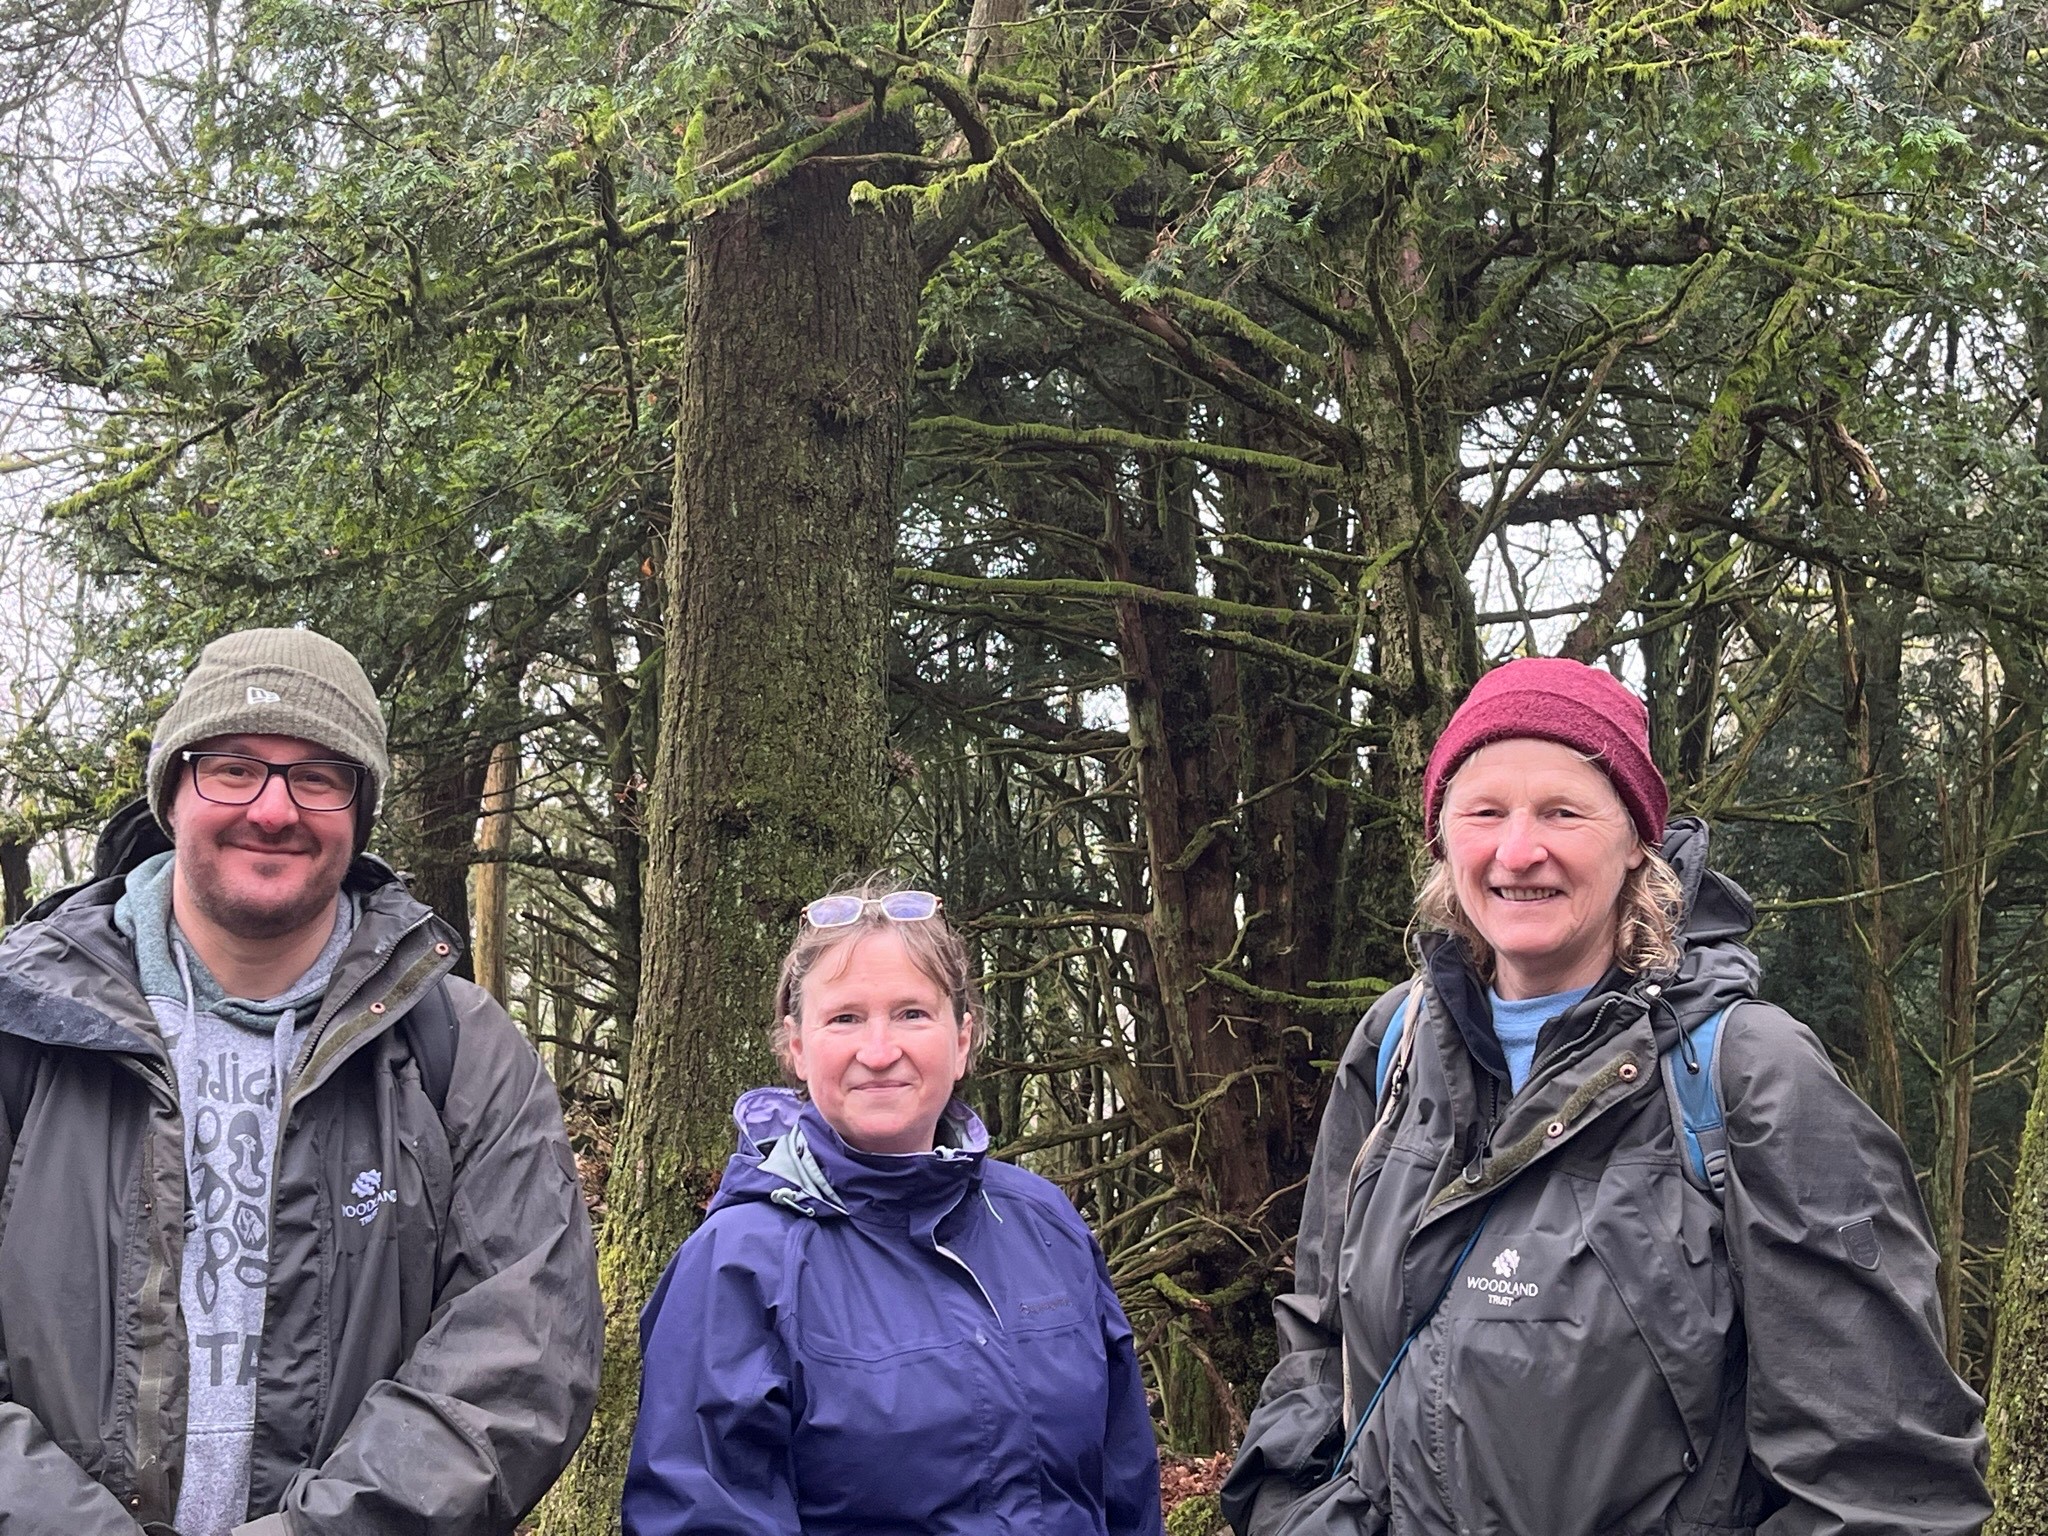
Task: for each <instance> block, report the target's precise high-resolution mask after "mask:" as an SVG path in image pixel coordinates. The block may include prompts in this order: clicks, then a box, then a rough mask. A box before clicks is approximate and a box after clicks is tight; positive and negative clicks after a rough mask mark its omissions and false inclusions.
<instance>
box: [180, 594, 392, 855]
mask: <svg viewBox="0 0 2048 1536" xmlns="http://www.w3.org/2000/svg"><path fill="white" fill-rule="evenodd" d="M216 736H297V737H299V738H301V739H302V740H305V741H311V742H317V743H318V744H319V745H321V746H322V747H325V748H326V749H327V750H329V751H330V752H333V753H335V754H336V755H337V756H339V757H345V758H348V759H350V760H351V761H353V762H358V763H361V764H362V765H363V767H364V768H366V769H367V770H369V771H368V775H367V777H368V779H369V782H368V784H367V785H366V786H365V790H364V795H363V798H362V799H361V800H359V801H358V802H357V808H356V829H357V831H356V846H357V847H358V848H359V849H360V848H361V847H362V845H363V843H364V842H365V841H367V839H368V836H369V830H370V821H371V818H372V817H374V816H375V815H376V814H377V801H378V799H379V797H380V796H381V795H382V794H383V792H384V781H385V780H386V779H388V778H389V777H390V776H391V758H390V756H389V754H388V753H387V752H386V750H385V743H384V716H383V713H382V712H381V711H380V710H379V709H378V707H377V695H376V692H375V691H374V690H373V689H372V688H371V687H370V680H369V678H367V677H365V676H364V675H363V669H362V667H361V665H360V664H358V662H357V661H356V659H355V657H353V656H351V655H350V654H349V653H348V652H347V651H346V650H344V649H343V648H342V647H341V646H339V645H336V644H335V643H334V642H333V641H332V640H330V639H328V638H327V637H326V636H325V635H316V634H314V633H313V631H312V630H310V629H244V630H237V631H236V632H235V633H234V634H232V635H223V636H221V638H220V639H218V640H216V641H214V642H213V644H211V645H209V646H208V647H207V648H206V649H205V650H203V651H201V652H200V653H199V664H198V665H197V666H195V667H194V668H193V669H192V671H191V674H190V675H189V676H187V677H186V679H185V685H184V686H183V687H182V688H180V689H179V690H178V697H177V698H176V699H175V700H173V701H172V704H171V707H170V708H169V709H168V710H166V711H165V712H164V717H163V719H162V720H160V721H158V722H157V728H156V736H155V738H154V739H153V740H152V742H151V743H150V749H149V808H150V809H151V810H152V811H154V812H155V813H156V819H157V820H158V822H160V823H161V824H162V825H163V827H164V829H165V830H166V831H169V830H170V825H171V820H170V809H171V800H172V798H173V797H174V796H175V794H176V793H177V785H178V774H177V769H178V754H179V753H180V752H182V751H184V750H185V749H186V748H187V747H189V746H191V745H192V744H193V743H195V742H201V741H211V740H212V739H213V738H214V737H216Z"/></svg>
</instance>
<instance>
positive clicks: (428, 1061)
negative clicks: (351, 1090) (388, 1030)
mask: <svg viewBox="0 0 2048 1536" xmlns="http://www.w3.org/2000/svg"><path fill="white" fill-rule="evenodd" d="M398 1022H399V1027H400V1028H401V1029H403V1030H404V1031H405V1043H406V1045H407V1046H408V1047H410V1048H411V1050H412V1059H413V1061H414V1062H415V1063H416V1064H417V1065H418V1067H419V1069H420V1087H421V1088H422V1089H424V1090H425V1091H426V1095H427V1098H428V1099H429V1100H430V1101H431V1102H432V1103H433V1106H434V1113H435V1114H437V1115H444V1114H446V1113H447V1112H448V1084H449V1083H450V1081H451V1080H452V1079H453V1078H454V1076H455V1046H456V1043H457V1037H458V1035H459V1033H460V1030H459V1028H458V1026H457V1024H456V1021H455V1004H454V1003H453V1002H451V1001H450V1000H449V997H448V979H447V978H446V977H445V976H444V977H440V978H438V979H437V980H436V981H435V982H434V984H433V985H432V986H431V987H429V988H427V991H426V995H425V996H423V997H422V998H421V999H420V1000H419V1001H418V1002H417V1003H414V1004H413V1005H412V1007H411V1008H409V1009H407V1010H406V1013H405V1016H404V1017H403V1018H401V1019H400V1020H399V1021H398Z"/></svg>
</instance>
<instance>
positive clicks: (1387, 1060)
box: [1372, 981, 1422, 1104]
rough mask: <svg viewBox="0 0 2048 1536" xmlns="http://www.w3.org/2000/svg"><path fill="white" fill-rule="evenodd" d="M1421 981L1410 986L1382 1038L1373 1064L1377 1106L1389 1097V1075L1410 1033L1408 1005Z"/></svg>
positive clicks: (1373, 1095)
mask: <svg viewBox="0 0 2048 1536" xmlns="http://www.w3.org/2000/svg"><path fill="white" fill-rule="evenodd" d="M1421 985H1422V983H1421V982H1420V981H1416V982H1413V983H1411V984H1410V985H1409V988H1408V994H1407V996H1405V997H1403V998H1402V999H1401V1006H1400V1007H1398V1008H1396V1009H1395V1010H1394V1018H1393V1022H1392V1023H1390V1024H1388V1025H1387V1032H1386V1033H1385V1034H1384V1035H1381V1036H1380V1055H1379V1060H1378V1061H1377V1062H1375V1063H1374V1064H1373V1071H1372V1100H1373V1102H1374V1103H1375V1104H1377V1103H1379V1102H1380V1100H1382V1099H1384V1098H1385V1097H1386V1096H1387V1073H1388V1072H1390V1071H1391V1070H1393V1066H1394V1058H1395V1057H1396V1056H1397V1055H1399V1054H1400V1053H1401V1042H1402V1039H1403V1038H1404V1037H1405V1036H1406V1035H1407V1033H1408V1005H1409V1004H1410V1003H1412V1002H1413V1001H1414V1000H1415V991H1416V988H1417V987H1419V986H1421Z"/></svg>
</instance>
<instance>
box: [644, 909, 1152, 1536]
mask: <svg viewBox="0 0 2048 1536" xmlns="http://www.w3.org/2000/svg"><path fill="white" fill-rule="evenodd" d="M804 917H805V921H804V924H803V927H802V928H801V930H800V931H799V933H798V935H797V939H796V943H795V944H794V945H793V946H792V947H791V949H790V951H789V954H788V955H787V956H786V957H784V959H783V962H782V976H781V981H780V984H779V985H778V987H777V989H776V1008H775V1012H776V1016H777V1018H778V1020H779V1024H778V1027H777V1032H776V1048H777V1054H778V1055H779V1056H780V1057H781V1060H782V1063H783V1066H784V1067H785V1069H786V1070H787V1071H788V1072H789V1074H790V1076H791V1077H793V1078H794V1079H796V1080H797V1081H799V1082H801V1083H802V1084H803V1085H804V1094H803V1096H802V1097H799V1096H798V1095H797V1094H795V1093H792V1092H791V1091H789V1090H788V1089H782V1088H758V1089H755V1090H753V1091H752V1092H750V1093H747V1094H745V1095H743V1096H742V1097H741V1098H740V1101H739V1103H738V1104H736V1105H735V1106H734V1108H733V1119H734V1120H735V1122H737V1124H738V1126H739V1150H738V1152H736V1153H735V1154H734V1156H733V1158H732V1161H731V1162H730V1163H728V1164H727V1166H726V1172H725V1178H724V1181H723V1182H722V1183H721V1185H720V1186H719V1190H718V1195H717V1198H716V1199H715V1200H713V1201H712V1204H711V1213H710V1215H709V1216H708V1217H707V1218H706V1219H705V1222H704V1224H703V1226H701V1227H699V1228H698V1229H697V1231H696V1233H695V1234H694V1235H692V1236H691V1238H690V1240H689V1241H688V1242H686V1243H684V1244H683V1246H682V1249H681V1251H680V1252H678V1253H677V1254H676V1257H675V1259H674V1261H673V1262H671V1263H670V1265H669V1268H668V1272H667V1274H665V1275H664V1276H663V1277H662V1280H661V1284H660V1285H659V1286H658V1287H657V1288H656V1290H655V1292H654V1296H653V1298H652V1299H651V1300H650V1301H649V1302H648V1304H647V1309H646V1311H645V1312H644V1313H642V1315H641V1319H640V1338H641V1348H642V1353H643V1357H644V1360H645V1366H644V1371H643V1375H642V1378H641V1386H640V1418H639V1422H638V1424H637V1426H636V1427H635V1430H634V1435H633V1456H632V1464H631V1467H630V1469H629V1471H628V1473H627V1476H626V1493H625V1503H624V1507H623V1511H622V1515H623V1524H624V1530H625V1536H682V1533H685V1532H689V1533H711V1532H721V1533H731V1536H777V1533H784V1532H787V1533H790V1536H796V1533H799V1532H801V1533H805V1536H837V1533H841V1532H845V1533H853V1532H876V1531H887V1532H891V1533H900V1536H918V1533H929V1536H951V1533H956V1532H957V1533H963V1536H964V1533H967V1532H990V1531H1005V1532H1016V1533H1026V1532H1032V1533H1043V1536H1126V1533H1133V1536H1135V1533H1146V1536H1158V1533H1160V1532H1161V1530H1162V1525H1161V1520H1160V1512H1159V1457H1158V1452H1157V1449H1156V1446H1155V1444H1154V1440H1153V1435H1152V1424H1151V1420H1150V1417H1149V1416H1148V1414H1147V1412H1146V1408H1145V1393H1144V1388H1143V1386H1142V1384H1141V1383H1140V1381H1139V1377H1138V1365H1137V1358H1136V1355H1135V1353H1134V1351H1133V1349H1132V1345H1131V1329H1130V1325H1129V1324H1128V1323H1127V1322H1126V1321H1125V1320H1124V1314H1123V1309H1122V1308H1121V1307H1120V1306H1119V1305H1118V1304H1117V1299H1116V1294H1115V1292H1114V1291H1112V1290H1111V1289H1110V1284H1109V1274H1108V1271H1107V1269H1106V1268H1105V1266H1104V1264H1103V1261H1102V1255H1101V1253H1100V1251H1099V1250H1098V1249H1097V1248H1096V1246H1095V1242H1094V1239H1093V1238H1092V1237H1091V1236H1090V1235H1089V1232H1088V1229H1087V1227H1086V1226H1084V1225H1083V1224H1082V1222H1081V1219H1080V1218H1079V1216H1077V1215H1076V1214H1075V1212H1074V1208H1073V1207H1072V1206H1071V1205H1070V1204H1068V1202H1067V1199H1066V1197H1065V1196H1064V1195H1062V1194H1061V1193H1060V1192H1059V1191H1058V1190H1057V1189H1055V1188H1054V1187H1053V1186H1052V1185H1050V1184H1048V1183H1046V1181H1045V1180H1043V1179H1041V1178H1039V1177H1037V1176H1036V1175H1035V1174H1030V1173H1026V1172H1024V1171H1023V1170H1022V1169H1019V1168H1013V1167H1011V1166H1009V1165H1008V1164H1005V1163H999V1162H993V1161H990V1160H989V1159H988V1158H987V1155H986V1154H987V1150H988V1133H987V1131H986V1130H984V1129H983V1127H982V1124H981V1122H980V1120H979V1119H977V1118H976V1117H975V1115H974V1113H973V1112H972V1111H971V1110H969V1109H968V1108H967V1107H966V1106H965V1105H963V1104H961V1103H960V1102H959V1101H958V1100H956V1099H954V1098H953V1096H952V1093H953V1087H954V1085H955V1083H957V1082H958V1081H959V1079H960V1078H961V1077H962V1076H963V1075H964V1074H965V1073H966V1071H967V1070H968V1068H969V1067H970V1066H971V1065H972V1063H973V1058H974V1052H975V1048H976V1046H977V1045H978V1044H979V1043H980V1039H981V1032H980V1027H979V1024H978V1022H977V1019H976V1016H975V1008H974V1005H975V1003H976V1002H977V1001H978V999H977V997H976V993H975V986H974V981H973V978H972V976H971V975H970V974H969V971H968V964H967V950H966V946H965V945H964V944H962V942H961V940H960V936H959V935H958V934H957V933H955V932H954V931H953V930H952V928H951V927H949V926H948V925H947V923H946V922H945V921H944V919H942V918H941V917H940V916H939V902H938V898H937V897H935V896H932V895H930V894H929V893H926V892H923V891H905V890H898V889H896V888H895V887H894V886H893V884H890V883H888V882H885V881H883V880H881V879H879V878H877V879H871V880H869V881H867V882H866V883H864V884H862V885H861V886H859V887H857V888H854V889H851V890H847V891H840V892H835V893H834V894H832V895H830V896H826V897H823V898H821V899H820V900H818V901H814V902H812V903H811V904H810V906H809V907H807V908H806V909H805V913H804Z"/></svg>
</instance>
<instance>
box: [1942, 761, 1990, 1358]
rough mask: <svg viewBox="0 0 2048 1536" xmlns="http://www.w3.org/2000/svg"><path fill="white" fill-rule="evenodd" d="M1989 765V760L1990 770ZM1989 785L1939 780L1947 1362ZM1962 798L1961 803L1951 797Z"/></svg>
mask: <svg viewBox="0 0 2048 1536" xmlns="http://www.w3.org/2000/svg"><path fill="white" fill-rule="evenodd" d="M1987 751H1988V748H1987ZM1988 771H1989V770H1988V765H1986V773H1987V776H1988ZM1989 790H1990V786H1989V783H1988V782H1987V781H1985V780H1980V781H1978V782H1977V783H1973V784H1971V785H1969V786H1968V787H1967V788H1966V789H1965V791H1964V793H1963V794H1962V795H1961V796H1960V797H1958V796H1956V795H1954V794H1952V793H1951V792H1950V791H1949V789H1948V787H1947V786H1946V785H1942V786H1940V816H1941V870H1942V881H1941V883H1942V895H1943V897H1944V901H1943V904H1942V919H1941V1033H1940V1037H1939V1039H1940V1051H1941V1054H1940V1057H1939V1059H1938V1061H1937V1063H1936V1065H1937V1071H1936V1073H1935V1082H1934V1123H1935V1133H1936V1134H1935V1153H1934V1169H1933V1177H1932V1178H1931V1179H1930V1180H1929V1185H1928V1193H1929V1196H1930V1199H1929V1202H1928V1203H1929V1204H1930V1205H1931V1206H1932V1208H1933V1209H1932V1210H1931V1212H1930V1213H1929V1214H1930V1215H1931V1216H1932V1218H1933V1222H1934V1247H1935V1252H1936V1254H1937V1255H1938V1256H1939V1258H1940V1261H1941V1262H1940V1270H1939V1278H1938V1288H1939V1291H1940V1294H1941V1314H1942V1320H1943V1326H1944V1328H1945V1330H1946V1335H1947V1343H1948V1358H1949V1364H1951V1365H1954V1366H1957V1367H1958V1368H1960V1366H1961V1362H1962V1354H1963V1210H1964V1196H1965V1195H1966V1193H1967V1192H1968V1189H1969V1175H1970V1113H1971V1108H1972V1104H1973V1100H1974V1097H1975V1093H1976V1084H1977V1063H1976V1049H1977V958H1978V948H1979V944H1980V940H1981V937H1982V931H1983V919H1984V896H1985V865H1984V821H1985V819H1986V818H1985V817H1984V816H1983V815H1982V814H1981V812H1982V806H1983V800H1984V797H1985V796H1986V795H1987V794H1988V793H1989ZM1959 798H1960V800H1961V804H1957V803H1956V802H1957V800H1958V799H1959Z"/></svg>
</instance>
